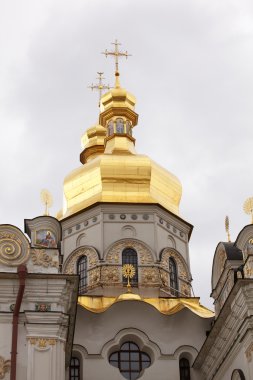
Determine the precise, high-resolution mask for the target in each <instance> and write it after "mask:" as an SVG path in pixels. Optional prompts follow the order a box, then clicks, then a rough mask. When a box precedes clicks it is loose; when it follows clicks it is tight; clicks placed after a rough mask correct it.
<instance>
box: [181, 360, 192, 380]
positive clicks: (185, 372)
mask: <svg viewBox="0 0 253 380" xmlns="http://www.w3.org/2000/svg"><path fill="white" fill-rule="evenodd" d="M182 363H183V364H182ZM179 376H180V380H191V366H190V362H189V360H188V359H187V358H185V357H184V356H183V357H182V358H180V359H179Z"/></svg>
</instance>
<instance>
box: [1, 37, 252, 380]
mask: <svg viewBox="0 0 253 380" xmlns="http://www.w3.org/2000/svg"><path fill="white" fill-rule="evenodd" d="M115 47H116V49H115V52H116V53H117V52H118V56H119V51H118V50H117V44H115ZM115 52H114V54H116V53H115ZM106 53H107V54H109V52H107V51H106ZM116 55H117V54H116ZM116 63H117V62H116ZM137 122H138V115H137V114H136V112H135V97H134V96H133V95H131V94H130V93H129V92H128V91H126V90H125V89H123V88H121V86H120V82H119V72H118V65H117V64H116V73H115V87H114V88H113V89H111V90H109V91H108V92H107V93H105V94H104V95H103V96H102V97H101V101H100V115H99V124H97V125H94V126H92V127H91V128H89V129H88V130H87V131H86V133H85V134H84V135H83V137H82V146H83V151H82V153H81V155H80V161H81V163H82V166H80V167H79V168H78V169H76V170H74V171H73V172H71V173H70V174H69V175H68V176H67V177H66V178H65V181H64V205H63V208H62V210H61V211H60V212H59V213H58V214H57V217H56V218H54V217H51V216H48V215H44V216H38V217H36V218H34V219H31V220H28V219H26V220H25V230H24V232H22V231H21V230H19V229H18V228H17V227H15V226H12V225H6V224H2V225H0V379H6V380H9V379H11V380H15V379H17V380H26V379H27V380H45V379H47V380H63V379H65V380H86V379H87V380H100V379H102V378H103V379H106V380H123V379H130V380H135V379H139V378H140V379H143V380H154V379H159V380H211V379H214V380H231V379H232V380H236V379H246V380H250V379H253V225H252V224H250V225H248V226H246V227H244V228H243V229H242V231H241V232H240V233H239V235H238V237H237V239H236V241H235V242H234V243H232V242H227V243H219V244H218V246H217V248H216V251H215V253H214V260H213V270H212V279H211V280H212V294H211V295H212V297H213V299H214V306H215V312H214V313H213V312H212V311H210V310H208V309H207V308H205V307H204V306H202V305H201V304H200V301H199V298H197V297H194V296H193V294H192V290H191V282H192V278H191V270H190V257H189V240H190V236H191V233H192V228H193V227H192V225H191V224H190V223H188V222H187V221H185V220H184V219H182V218H181V216H179V203H180V199H181V184H180V182H179V180H178V179H177V178H176V177H175V176H174V175H173V174H171V173H170V172H168V171H167V170H165V169H164V168H162V167H161V166H159V165H158V164H156V163H155V162H154V161H153V160H152V159H150V158H149V157H148V156H145V155H139V154H138V153H137V152H136V150H135V139H134V137H133V128H134V127H135V126H136V125H137Z"/></svg>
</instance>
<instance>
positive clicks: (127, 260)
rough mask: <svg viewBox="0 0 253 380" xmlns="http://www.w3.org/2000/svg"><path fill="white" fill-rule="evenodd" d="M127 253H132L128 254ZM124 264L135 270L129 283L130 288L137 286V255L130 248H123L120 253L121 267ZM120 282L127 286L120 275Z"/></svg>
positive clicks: (125, 279) (124, 279)
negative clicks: (130, 265)
mask: <svg viewBox="0 0 253 380" xmlns="http://www.w3.org/2000/svg"><path fill="white" fill-rule="evenodd" d="M129 252H131V253H132V255H131V254H129ZM125 264H132V265H133V266H134V268H135V275H134V277H133V278H132V279H131V281H130V283H131V286H138V282H139V279H138V277H139V276H138V254H137V252H136V250H135V249H134V248H132V247H125V248H124V249H123V251H122V267H123V265H125ZM122 281H123V284H124V285H126V284H127V278H125V277H123V275H122Z"/></svg>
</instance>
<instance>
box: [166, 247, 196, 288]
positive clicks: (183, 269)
mask: <svg viewBox="0 0 253 380" xmlns="http://www.w3.org/2000/svg"><path fill="white" fill-rule="evenodd" d="M170 257H172V258H173V259H174V260H175V262H176V264H177V268H178V275H179V279H180V278H181V279H183V280H185V281H190V273H189V270H188V268H187V265H186V263H185V261H184V260H183V258H182V256H181V255H180V254H179V253H177V252H176V251H174V250H172V249H170V248H168V249H166V248H165V249H164V250H163V253H162V257H161V266H162V268H164V269H166V270H167V271H169V258H170Z"/></svg>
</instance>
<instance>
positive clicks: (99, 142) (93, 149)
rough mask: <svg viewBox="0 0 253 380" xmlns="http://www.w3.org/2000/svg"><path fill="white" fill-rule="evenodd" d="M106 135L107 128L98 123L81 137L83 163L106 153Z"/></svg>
mask: <svg viewBox="0 0 253 380" xmlns="http://www.w3.org/2000/svg"><path fill="white" fill-rule="evenodd" d="M105 137H106V128H105V127H103V126H102V125H99V124H97V125H94V126H92V127H91V128H89V129H87V131H86V132H85V133H84V134H83V136H82V138H81V144H82V148H83V151H82V153H81V154H80V161H81V163H82V164H85V163H86V162H88V161H89V160H90V159H92V158H95V157H96V156H97V155H98V154H102V153H104V150H105V148H104V142H105Z"/></svg>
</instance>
